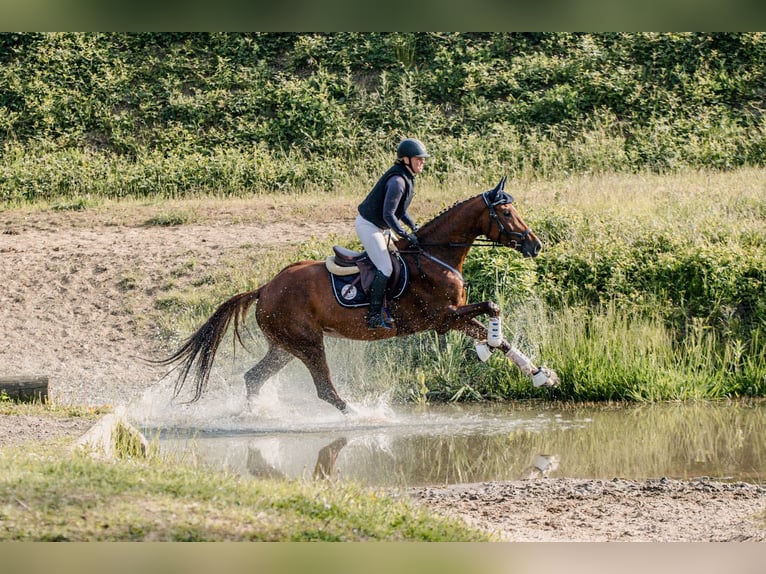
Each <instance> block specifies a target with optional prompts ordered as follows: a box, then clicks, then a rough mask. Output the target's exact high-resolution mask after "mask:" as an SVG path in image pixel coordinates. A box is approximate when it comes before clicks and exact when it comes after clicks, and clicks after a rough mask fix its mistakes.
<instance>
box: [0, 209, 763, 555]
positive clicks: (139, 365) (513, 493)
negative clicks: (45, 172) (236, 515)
mask: <svg viewBox="0 0 766 574" xmlns="http://www.w3.org/2000/svg"><path fill="white" fill-rule="evenodd" d="M168 211H174V212H176V213H182V214H192V216H191V217H190V218H189V222H188V223H187V224H185V225H179V226H173V227H166V226H158V225H146V222H147V221H150V220H151V219H152V218H156V217H157V216H158V215H162V214H167V213H168ZM338 213H346V214H347V216H346V217H344V218H341V219H340V220H338V217H337V214H338ZM307 221H310V224H309V223H307ZM352 221H353V206H351V205H340V206H339V205H335V206H329V208H323V209H318V210H312V211H311V212H310V213H306V212H305V210H303V211H302V210H300V209H282V208H281V206H275V205H272V204H271V203H270V200H263V201H251V202H245V201H227V202H216V201H196V202H186V203H183V202H178V203H175V204H163V205H161V206H152V205H137V204H132V205H128V206H126V205H113V206H107V207H99V208H93V209H88V210H85V211H82V212H80V211H78V212H71V211H55V210H47V211H38V210H27V211H5V212H0V276H1V277H2V281H3V286H4V288H3V289H2V290H1V291H0V321H1V322H2V325H3V333H4V334H3V336H2V338H0V376H3V375H18V374H26V375H48V376H49V377H50V394H51V398H52V399H53V400H54V401H58V402H59V403H64V404H83V405H95V406H101V405H110V404H111V405H116V404H124V403H127V402H129V401H130V400H132V399H134V398H136V397H138V396H140V395H141V394H142V393H143V392H144V390H145V389H147V388H148V387H149V386H151V385H153V384H154V383H155V382H156V381H157V380H158V379H159V377H161V375H162V374H163V373H164V370H163V369H158V368H155V367H152V366H151V365H149V364H147V363H146V362H145V361H143V360H142V358H144V357H154V358H157V357H159V356H162V355H163V353H164V351H165V350H164V349H161V348H160V345H159V342H158V339H157V337H156V336H155V335H156V333H154V332H153V331H152V325H151V323H150V322H149V321H147V319H146V317H147V313H148V311H149V310H151V308H152V307H153V304H154V301H155V298H156V296H157V294H158V289H159V288H160V285H162V283H163V282H165V281H167V280H168V278H169V276H170V274H171V271H172V270H173V269H177V268H179V267H181V266H183V265H184V264H186V263H187V262H188V261H191V260H193V261H194V262H195V266H196V267H197V268H199V269H200V270H201V272H202V273H204V272H205V270H206V269H208V268H212V267H214V266H215V264H216V261H218V260H220V258H221V257H222V256H223V254H225V253H226V251H227V250H231V249H237V248H242V247H243V246H245V247H246V246H247V245H258V246H260V247H263V246H267V247H268V246H273V248H274V249H278V248H279V247H280V245H285V244H287V243H292V242H296V241H300V240H303V239H305V238H307V237H309V236H314V237H324V236H327V235H330V234H336V233H337V234H349V233H351V230H352V229H353V225H352ZM187 279H188V280H189V281H193V280H194V277H189V278H187ZM87 426H88V423H87V422H86V421H82V420H75V419H72V420H68V419H56V420H49V419H41V418H39V417H31V416H20V417H19V416H13V417H9V416H0V446H4V445H9V444H19V443H22V442H24V441H25V440H41V439H48V438H53V437H55V436H61V435H66V436H77V435H79V434H81V433H82V432H83V431H84V430H85V429H86V428H87ZM408 495H409V496H411V497H412V498H413V499H414V500H416V501H418V503H421V504H426V505H428V506H429V507H431V508H433V509H435V510H437V511H439V512H444V513H446V514H450V515H452V516H457V517H460V518H463V519H465V520H466V521H467V522H468V523H470V524H473V525H475V526H477V527H480V528H483V529H485V530H488V531H490V532H494V533H496V534H497V535H498V537H499V538H500V539H503V540H517V541H554V540H559V541H596V540H609V541H612V540H614V541H638V540H655V541H713V540H727V541H734V540H749V541H756V540H758V541H762V540H764V539H765V538H764V533H765V532H766V531H764V529H763V518H760V519H759V518H756V515H758V514H762V513H763V511H764V509H766V491H764V488H762V487H760V486H755V485H746V484H724V483H716V482H712V481H708V480H697V481H673V480H654V481H646V482H634V481H629V480H615V481H587V480H575V479H567V478H562V479H539V480H529V481H515V482H503V483H490V484H479V485H463V486H459V487H449V488H428V489H413V490H411V491H408Z"/></svg>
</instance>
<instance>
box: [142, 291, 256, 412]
mask: <svg viewBox="0 0 766 574" xmlns="http://www.w3.org/2000/svg"><path fill="white" fill-rule="evenodd" d="M260 294H261V290H260V288H259V289H256V290H255V291H248V292H246V293H240V294H239V295H235V296H234V297H232V298H231V299H229V300H228V301H226V302H224V303H222V304H221V306H220V307H218V309H216V310H215V312H214V313H213V314H212V315H211V316H210V318H209V319H208V320H207V321H205V323H204V324H203V325H202V326H201V327H200V328H199V329H197V332H196V333H194V334H193V335H192V336H191V337H189V339H187V341H186V342H185V343H184V344H183V345H182V346H181V348H180V349H178V351H176V352H175V353H173V354H172V355H171V356H169V357H167V358H166V359H162V360H160V361H156V363H158V364H160V365H166V366H167V365H172V364H174V363H178V364H177V365H176V366H175V367H174V368H173V370H175V369H180V372H179V375H178V379H177V380H176V384H175V388H174V389H173V397H177V396H178V395H179V393H180V392H181V389H182V388H183V386H184V383H185V382H186V379H187V378H188V377H189V374H190V373H191V372H192V370H193V371H194V384H195V387H196V388H195V391H194V397H193V398H192V399H191V402H194V401H196V400H198V399H199V398H200V397H201V396H202V394H203V393H204V392H205V389H206V388H207V383H208V379H209V378H210V371H211V370H212V369H213V359H214V358H215V354H216V352H217V351H218V346H219V345H220V344H221V340H222V339H223V336H224V335H225V334H226V331H227V330H228V329H229V325H230V324H231V321H232V319H233V320H234V337H235V345H236V342H237V341H239V343H240V345H243V346H244V343H243V342H242V335H241V332H240V327H241V326H242V325H244V324H245V318H246V317H247V312H248V311H249V310H250V306H251V305H252V304H253V303H254V302H255V301H256V300H257V299H258V297H259V296H260Z"/></svg>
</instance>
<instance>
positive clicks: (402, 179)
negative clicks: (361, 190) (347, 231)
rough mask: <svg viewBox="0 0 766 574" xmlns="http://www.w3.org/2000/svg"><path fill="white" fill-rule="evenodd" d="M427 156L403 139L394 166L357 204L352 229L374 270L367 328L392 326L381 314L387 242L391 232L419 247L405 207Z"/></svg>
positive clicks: (388, 259) (386, 274) (414, 143)
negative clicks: (356, 213)
mask: <svg viewBox="0 0 766 574" xmlns="http://www.w3.org/2000/svg"><path fill="white" fill-rule="evenodd" d="M427 157H430V156H429V155H428V152H427V151H426V146H424V145H423V143H422V142H421V141H420V140H417V139H415V138H407V139H404V140H402V141H401V142H400V143H399V145H398V146H397V148H396V161H395V162H394V165H393V166H391V168H390V169H389V170H388V171H387V172H386V173H384V174H383V175H382V176H381V178H380V179H379V180H378V182H377V183H376V184H375V186H374V187H373V188H372V190H371V191H370V193H369V194H368V195H367V197H366V198H365V199H364V201H362V203H361V204H359V215H358V216H357V218H356V221H355V223H354V227H355V228H356V233H357V235H358V236H359V239H360V240H361V242H362V245H363V246H364V249H365V251H367V255H368V256H369V258H370V260H371V261H372V263H373V264H374V265H375V268H376V272H375V278H374V280H373V282H372V285H371V287H370V309H369V312H368V313H367V327H368V328H370V329H378V328H383V329H390V328H391V327H392V324H391V323H390V322H389V319H388V318H387V317H385V316H384V315H383V314H382V313H381V308H382V306H383V297H384V294H385V291H386V284H387V282H388V279H389V277H391V273H393V266H392V264H391V256H390V255H389V251H388V242H389V241H390V238H391V231H392V230H393V231H394V233H396V235H397V236H398V237H400V238H401V237H406V238H407V239H408V240H409V242H410V244H411V245H412V246H417V245H418V238H417V237H416V236H415V232H416V231H417V230H418V226H417V224H416V223H415V222H414V221H413V219H412V218H411V217H410V215H409V213H407V208H408V207H409V205H410V202H411V201H412V197H413V195H414V193H415V176H416V175H417V174H419V173H421V172H422V171H423V166H424V165H425V162H426V158H427ZM400 221H402V222H404V224H405V225H407V226H408V227H409V228H410V229H412V233H407V232H406V231H405V230H404V228H403V227H402V225H401V223H400Z"/></svg>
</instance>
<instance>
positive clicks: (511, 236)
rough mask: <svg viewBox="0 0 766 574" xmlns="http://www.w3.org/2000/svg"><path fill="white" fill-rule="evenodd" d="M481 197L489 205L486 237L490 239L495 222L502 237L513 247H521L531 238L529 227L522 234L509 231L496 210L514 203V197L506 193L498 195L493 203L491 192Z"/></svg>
mask: <svg viewBox="0 0 766 574" xmlns="http://www.w3.org/2000/svg"><path fill="white" fill-rule="evenodd" d="M481 196H482V198H483V199H484V203H486V204H487V208H488V209H489V225H488V227H487V233H485V236H486V237H489V233H490V232H491V231H492V222H493V221H494V222H495V223H496V224H497V228H498V229H499V230H500V236H501V237H505V238H506V239H507V240H508V241H509V243H511V244H512V245H521V244H522V243H524V242H525V241H526V240H527V239H528V238H529V235H530V233H532V229H530V228H529V227H527V228H526V229H525V230H524V231H521V232H519V231H511V230H510V229H507V228H506V227H505V225H503V222H502V220H501V219H500V216H499V215H498V214H497V210H496V209H495V207H496V206H498V205H506V204H508V203H513V196H511V195H510V194H508V193H505V192H502V193H498V194H497V196H496V197H497V199H496V200H495V201H491V200H490V199H489V192H486V193H483V194H482V195H481Z"/></svg>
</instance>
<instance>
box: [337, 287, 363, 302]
mask: <svg viewBox="0 0 766 574" xmlns="http://www.w3.org/2000/svg"><path fill="white" fill-rule="evenodd" d="M358 294H359V289H357V288H356V285H344V286H343V287H342V288H341V290H340V296H341V297H343V299H344V300H345V301H353V300H354V299H356V296H357V295H358Z"/></svg>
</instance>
